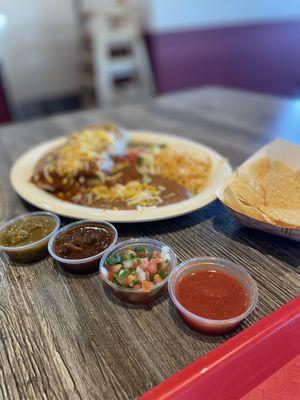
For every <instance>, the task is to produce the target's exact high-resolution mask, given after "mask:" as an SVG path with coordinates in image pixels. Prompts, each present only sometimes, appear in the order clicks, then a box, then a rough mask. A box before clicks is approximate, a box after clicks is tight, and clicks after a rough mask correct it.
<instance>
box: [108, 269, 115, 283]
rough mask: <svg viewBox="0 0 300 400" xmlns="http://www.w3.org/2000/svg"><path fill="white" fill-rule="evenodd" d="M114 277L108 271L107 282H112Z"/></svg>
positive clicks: (112, 273) (111, 272)
mask: <svg viewBox="0 0 300 400" xmlns="http://www.w3.org/2000/svg"><path fill="white" fill-rule="evenodd" d="M114 275H115V274H114V272H113V271H109V272H108V274H107V278H108V280H109V281H111V282H112V280H113V279H114Z"/></svg>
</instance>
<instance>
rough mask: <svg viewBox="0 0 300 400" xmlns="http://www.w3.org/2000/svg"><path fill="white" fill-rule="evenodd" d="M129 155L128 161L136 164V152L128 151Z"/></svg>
mask: <svg viewBox="0 0 300 400" xmlns="http://www.w3.org/2000/svg"><path fill="white" fill-rule="evenodd" d="M127 157H128V161H129V162H130V164H132V165H136V163H137V155H136V153H133V152H130V153H128V155H127Z"/></svg>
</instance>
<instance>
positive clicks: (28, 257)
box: [0, 211, 60, 263]
mask: <svg viewBox="0 0 300 400" xmlns="http://www.w3.org/2000/svg"><path fill="white" fill-rule="evenodd" d="M32 217H39V218H42V217H47V218H51V219H53V228H52V229H51V230H49V232H47V234H46V235H45V236H42V237H41V238H39V239H38V240H35V241H32V242H30V243H28V244H25V245H5V244H3V242H2V243H1V233H3V232H5V231H6V230H7V229H8V228H9V227H13V225H16V224H18V223H19V222H22V221H26V220H27V219H28V220H30V219H31V218H32ZM59 226H60V218H59V217H58V216H57V215H56V214H53V213H50V212H46V211H37V212H32V213H27V214H23V215H20V216H18V217H16V218H12V219H10V220H8V221H6V222H3V223H2V224H1V225H0V251H4V252H5V253H6V254H7V255H8V257H9V258H10V259H11V260H12V261H15V262H19V263H30V262H34V261H38V260H40V259H41V258H43V257H45V256H46V255H48V242H49V240H50V238H51V236H52V235H53V234H54V233H55V232H56V231H57V230H58V229H59Z"/></svg>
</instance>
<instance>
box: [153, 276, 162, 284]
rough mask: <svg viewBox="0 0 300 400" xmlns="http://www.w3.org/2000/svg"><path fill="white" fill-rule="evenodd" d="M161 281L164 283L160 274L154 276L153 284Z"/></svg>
mask: <svg viewBox="0 0 300 400" xmlns="http://www.w3.org/2000/svg"><path fill="white" fill-rule="evenodd" d="M160 281H162V279H161V277H160V275H159V274H156V275H154V278H153V282H154V283H159V282H160Z"/></svg>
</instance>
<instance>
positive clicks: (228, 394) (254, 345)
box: [139, 296, 300, 400]
mask: <svg viewBox="0 0 300 400" xmlns="http://www.w3.org/2000/svg"><path fill="white" fill-rule="evenodd" d="M299 354H300V296H299V297H297V298H296V299H295V300H292V301H290V302H289V303H288V304H286V305H284V306H283V307H281V308H279V309H278V310H277V311H274V312H273V313H271V314H270V315H268V316H267V317H265V318H263V319H262V320H260V321H259V322H257V323H256V324H254V325H253V326H251V327H250V328H248V329H246V330H244V331H243V332H241V333H239V334H238V335H236V336H234V337H233V338H232V339H229V340H228V341H227V342H226V343H224V344H223V345H221V346H219V347H218V348H217V349H215V350H213V351H211V352H209V353H207V354H206V355H205V356H203V357H201V358H199V359H198V360H197V361H195V362H193V363H192V364H190V365H189V366H187V367H186V368H184V369H182V370H181V371H179V372H178V373H176V374H175V375H173V376H171V377H170V378H168V379H166V380H165V381H164V382H162V383H161V384H159V385H158V386H156V387H154V388H153V389H152V390H150V391H148V392H146V393H145V394H144V395H143V396H141V397H140V398H139V400H170V399H172V400H187V399H188V400H199V399H205V400H208V399H213V400H239V399H242V400H254V399H255V400H257V399H265V400H266V399H268V400H271V399H272V400H279V399H284V400H296V399H300V356H299ZM281 393H284V396H283V395H282V396H281Z"/></svg>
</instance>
